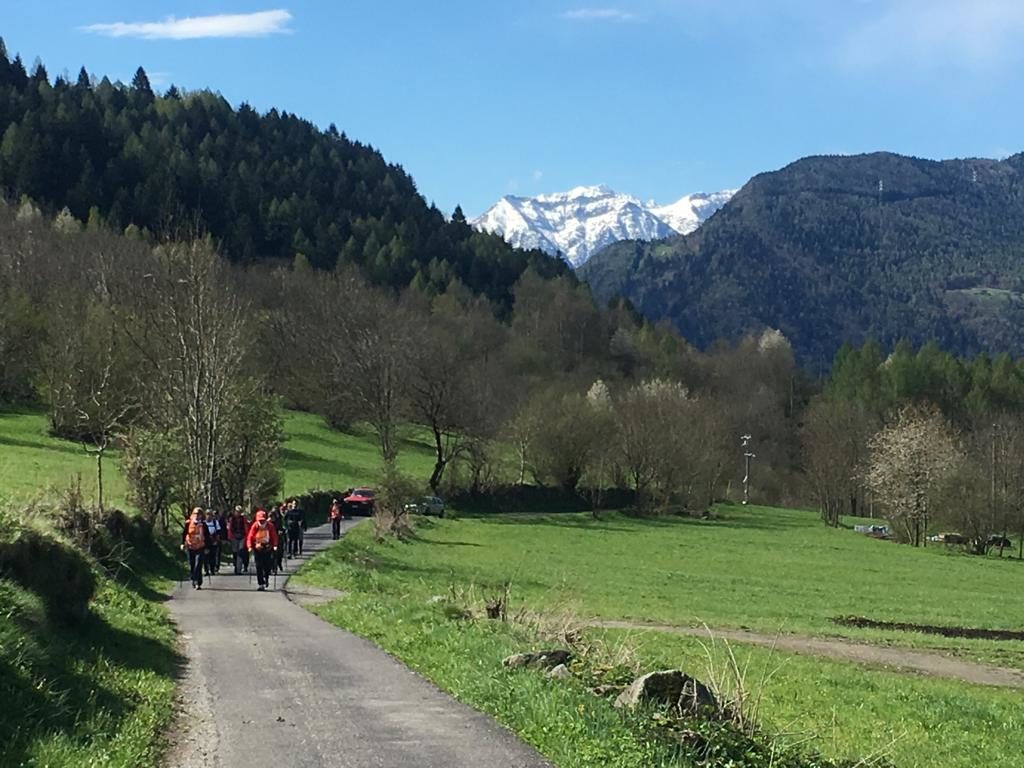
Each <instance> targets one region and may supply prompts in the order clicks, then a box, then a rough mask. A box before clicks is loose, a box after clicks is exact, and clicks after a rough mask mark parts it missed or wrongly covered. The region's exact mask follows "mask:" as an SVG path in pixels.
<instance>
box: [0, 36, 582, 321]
mask: <svg viewBox="0 0 1024 768" xmlns="http://www.w3.org/2000/svg"><path fill="white" fill-rule="evenodd" d="M0 137H2V138H0V192H2V193H3V194H4V195H5V196H6V197H8V198H16V197H19V196H22V195H25V196H27V197H29V198H32V199H33V200H34V201H36V202H37V203H39V204H40V205H42V206H43V207H44V209H47V210H50V211H51V212H57V211H60V210H61V209H63V208H65V207H66V208H67V209H68V210H69V211H70V212H71V214H72V215H73V216H74V217H75V218H77V219H79V220H80V221H83V222H85V221H87V222H89V223H90V224H91V225H92V226H94V227H98V226H101V225H106V226H108V227H110V228H112V229H115V230H124V229H125V228H127V227H129V226H134V227H137V228H138V229H140V230H144V231H146V232H148V233H149V234H150V235H151V236H152V237H154V238H157V239H180V238H182V237H187V236H194V235H196V234H201V235H205V234H210V235H212V236H213V238H214V240H215V241H216V243H217V245H218V247H219V250H220V251H221V252H222V253H223V254H224V255H225V256H226V257H227V258H228V259H229V260H230V261H232V262H234V263H239V264H251V263H255V262H261V261H278V262H291V261H293V260H295V259H296V258H299V259H300V260H305V261H307V262H308V263H309V264H310V265H312V266H314V267H316V268H320V269H333V268H334V267H335V266H336V265H338V264H348V265H356V266H358V267H359V268H361V270H362V271H363V272H364V273H365V274H366V275H367V276H368V277H369V278H370V279H371V280H372V281H373V282H375V283H377V284H379V285H385V286H390V287H394V288H400V287H405V286H408V285H415V287H416V288H418V289H419V290H420V291H421V292H423V293H425V294H427V295H432V294H437V293H442V292H444V291H446V290H447V289H448V288H449V286H452V285H453V284H455V285H458V284H461V285H463V286H465V287H466V288H468V289H469V290H470V291H471V292H472V293H474V294H479V295H483V296H485V297H487V298H488V299H489V300H491V301H492V302H493V303H494V304H496V305H497V306H498V307H499V308H504V309H507V308H508V307H509V306H510V302H511V297H512V294H511V288H512V285H513V284H514V283H515V282H516V280H518V278H519V277H520V275H522V273H523V272H524V271H525V270H526V269H527V268H532V269H533V271H535V272H537V273H539V274H540V275H542V276H544V277H553V276H556V275H561V274H566V273H568V269H567V267H566V266H565V264H564V263H563V262H562V261H561V260H559V259H555V258H552V257H549V256H547V255H546V254H544V253H542V252H540V251H530V252H526V251H520V250H516V249H513V248H511V247H510V246H508V245H507V244H506V243H505V242H504V241H503V240H501V238H499V237H496V236H493V235H487V234H483V233H480V232H475V231H474V230H472V229H471V228H470V227H469V226H468V225H467V224H466V221H465V217H464V216H462V214H461V211H456V213H455V215H454V216H453V217H452V219H451V220H450V221H447V220H446V218H445V216H444V215H443V214H442V213H441V211H439V210H438V209H437V208H436V207H434V206H432V205H428V204H427V202H426V201H425V200H424V198H423V197H422V196H421V195H420V194H419V192H418V191H417V189H416V185H415V183H414V182H413V180H412V178H411V177H410V176H409V175H408V174H407V173H406V172H405V170H403V168H402V167H401V166H400V165H397V164H393V163H388V162H387V161H386V160H385V159H384V157H383V156H382V155H381V153H380V152H379V151H377V150H376V149H374V148H373V147H372V146H369V145H366V144H362V143H360V142H358V141H353V140H351V139H349V138H348V137H347V136H346V135H345V134H344V133H342V132H339V131H338V130H337V129H336V128H335V127H334V126H333V125H331V126H330V127H329V128H328V129H327V130H320V129H318V128H317V127H316V126H314V125H313V124H312V123H310V122H308V121H306V120H303V119H301V118H299V117H297V116H295V115H292V114H289V113H287V112H279V111H278V110H276V109H271V110H270V111H269V112H267V113H266V114H260V113H258V112H257V111H256V110H254V109H253V108H252V107H250V106H248V105H247V104H241V105H240V106H239V107H238V108H237V109H236V108H234V107H232V106H231V105H230V104H229V103H228V102H227V101H226V100H225V99H224V98H223V97H222V96H220V95H219V94H217V93H213V92H210V91H198V92H182V91H179V90H178V89H177V88H175V87H173V86H172V87H171V88H169V89H168V90H167V92H166V93H165V94H163V95H161V94H158V93H156V92H154V90H153V88H152V87H151V85H150V82H149V79H148V77H147V76H146V73H145V72H144V71H143V70H142V69H141V68H140V69H139V70H138V71H137V72H136V74H135V77H134V78H133V79H132V82H131V84H130V85H124V84H122V83H112V82H111V81H110V80H109V79H107V78H106V77H104V78H103V79H101V80H99V81H96V80H95V78H93V77H92V76H90V74H89V73H88V72H87V71H86V70H85V69H84V68H83V69H82V70H81V71H80V72H79V74H78V77H77V78H76V79H75V80H74V82H71V81H70V80H67V79H65V78H63V77H56V78H55V79H51V78H50V76H49V73H48V72H47V71H46V68H45V67H44V66H43V65H42V64H41V63H39V64H37V65H35V67H34V68H33V69H32V71H31V72H28V71H26V68H25V66H24V64H23V62H22V61H21V59H20V57H18V56H14V57H13V58H12V57H10V55H9V54H8V52H7V50H6V48H5V46H4V45H3V42H2V41H0Z"/></svg>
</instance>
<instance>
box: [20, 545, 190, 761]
mask: <svg viewBox="0 0 1024 768" xmlns="http://www.w3.org/2000/svg"><path fill="white" fill-rule="evenodd" d="M51 555H52V558H53V559H54V560H56V558H72V557H77V558H81V562H82V563H83V564H84V565H85V567H86V568H89V569H91V570H92V572H93V575H94V578H95V580H96V591H95V594H94V596H93V598H92V600H91V601H90V602H89V608H88V613H86V614H85V615H84V616H83V617H81V618H80V619H76V620H75V621H73V622H72V621H68V620H66V619H65V618H62V617H60V616H58V615H55V614H54V608H53V600H54V598H55V596H54V595H53V594H50V593H49V588H47V587H43V586H40V585H25V584H23V583H20V582H19V581H18V580H17V579H14V578H0V606H3V612H2V613H0V700H2V701H3V703H4V715H3V716H2V717H0V743H3V745H4V749H3V759H2V760H0V764H2V765H4V766H46V767H47V768H65V767H67V768H72V767H74V768H79V767H80V766H104V767H105V768H106V767H108V766H109V767H110V768H114V767H121V766H123V767H124V768H136V767H138V766H153V765H157V764H158V762H159V760H160V756H161V754H162V752H163V748H164V735H165V733H166V731H167V728H168V726H169V725H170V723H171V721H172V719H173V717H174V714H175V700H174V695H175V679H176V674H177V670H178V669H179V667H180V664H181V659H180V657H179V655H178V652H177V645H176V637H175V630H174V627H173V625H172V624H171V621H170V618H169V616H168V613H167V611H166V610H165V608H164V606H163V605H162V604H161V602H162V600H164V599H165V597H164V595H165V594H166V592H167V587H168V585H169V583H170V581H169V579H168V577H169V576H170V575H171V574H172V573H173V567H174V564H173V561H172V560H171V556H170V554H169V553H168V552H167V551H166V550H165V549H163V548H162V547H160V546H159V545H157V544H155V543H151V545H150V546H149V547H147V548H146V550H145V551H136V552H135V553H134V555H133V556H132V558H131V564H133V565H134V566H135V567H136V569H137V570H136V572H135V573H134V574H128V573H124V572H122V573H121V574H120V575H119V577H118V578H116V579H115V578H110V577H109V576H108V575H106V573H105V572H103V570H102V569H100V568H99V567H98V566H97V564H96V563H95V562H94V561H89V560H87V559H86V558H84V557H82V556H81V555H80V554H77V553H74V552H73V551H71V550H69V549H68V550H63V549H62V550H54V551H53V552H51ZM143 563H144V564H145V566H144V567H145V570H142V568H141V567H140V565H141V564H143ZM42 567H52V568H60V567H65V566H62V565H59V564H58V563H56V562H49V563H43V564H42ZM56 599H60V595H56Z"/></svg>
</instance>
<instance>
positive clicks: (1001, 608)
mask: <svg viewBox="0 0 1024 768" xmlns="http://www.w3.org/2000/svg"><path fill="white" fill-rule="evenodd" d="M721 514H722V519H719V520H712V521H697V520H682V519H666V520H639V519H634V518H630V517H626V516H624V515H620V514H608V515H607V516H606V517H605V519H602V520H598V521H595V520H592V519H591V518H590V517H589V516H588V515H577V514H564V515H535V516H531V515H516V516H501V517H492V518H484V517H481V518H462V519H456V520H441V521H434V520H430V521H426V522H425V523H424V524H423V525H421V526H420V528H419V529H418V532H417V536H416V538H415V539H414V540H413V541H411V542H407V543H394V542H392V543H383V544H382V543H377V542H374V541H372V538H371V536H370V531H369V530H368V529H363V530H357V531H356V532H354V533H353V534H350V537H351V538H350V539H349V540H347V541H345V542H343V543H342V544H341V545H340V546H337V547H335V548H334V549H333V550H332V551H330V552H329V553H327V554H326V555H324V556H321V558H319V559H318V560H316V561H314V562H313V563H312V564H311V565H310V566H309V567H308V568H307V569H306V570H304V571H303V573H302V574H301V578H305V579H309V580H310V581H312V582H315V583H318V584H321V585H324V586H335V587H339V588H342V589H346V590H349V592H350V594H349V596H348V597H346V598H343V599H342V600H339V601H337V602H335V603H333V604H331V605H330V606H328V607H327V608H325V609H323V611H322V612H323V615H324V616H325V617H326V618H328V619H329V620H332V621H335V622H336V623H338V624H340V625H342V626H346V627H349V628H351V629H353V630H355V631H357V632H360V633H362V634H365V635H367V636H368V637H371V638H372V639H374V640H375V641H377V642H380V643H381V644H382V645H384V647H385V648H387V649H388V650H390V651H391V652H393V653H396V654H397V655H398V656H399V657H401V658H403V659H404V660H406V661H407V662H408V663H410V664H412V665H413V666H415V667H417V668H418V669H421V671H423V672H424V673H425V674H427V675H428V676H430V677H432V678H433V679H435V681H436V682H438V684H440V685H441V686H442V687H444V688H447V689H448V690H451V691H453V692H455V693H456V694H459V695H462V696H463V697H464V698H465V699H466V700H467V701H468V702H469V703H471V704H473V705H474V706H478V707H482V708H484V709H487V710H488V711H492V712H493V713H494V714H496V715H497V716H499V717H500V718H502V719H503V720H504V721H505V722H507V723H508V724H509V725H510V726H512V727H514V728H516V729H517V730H520V731H524V732H532V730H531V729H533V728H535V727H536V722H535V721H534V720H532V719H531V718H530V717H529V716H528V715H527V714H524V712H529V711H532V710H533V709H539V710H545V709H547V708H549V707H550V705H549V704H545V703H544V702H545V699H544V698H543V697H538V698H536V701H535V702H533V703H531V702H530V701H529V700H528V699H527V700H526V701H524V700H510V699H509V697H508V696H507V695H506V696H499V695H498V693H497V691H500V690H505V689H507V688H508V684H507V683H502V677H501V675H502V673H501V671H500V670H497V669H496V667H495V665H496V664H497V662H498V660H499V658H498V656H497V654H498V653H499V651H500V652H504V651H506V650H508V649H510V648H512V649H517V650H522V646H521V645H519V646H518V647H517V646H516V642H515V638H510V637H507V636H503V638H502V641H501V642H498V641H495V640H494V639H493V637H490V636H489V635H488V631H487V630H486V629H480V628H479V627H476V626H475V625H474V628H473V629H470V628H469V627H470V625H466V624H458V623H453V622H451V621H447V620H446V619H445V618H444V616H443V614H442V612H441V611H440V609H437V608H433V609H432V608H430V607H428V603H429V601H430V599H431V597H432V596H434V595H446V594H450V592H451V591H452V590H453V589H454V590H466V589H475V590H476V591H477V592H478V593H480V594H487V593H497V592H498V591H499V585H500V584H502V583H503V582H505V581H511V582H512V585H513V586H512V596H513V606H512V609H513V610H516V609H518V608H520V607H523V606H525V607H528V608H530V609H541V610H546V611H550V612H559V613H561V612H568V613H570V614H575V615H577V616H578V617H579V618H580V619H582V618H587V617H601V618H606V619H628V620H635V621H638V622H659V623H665V624H681V625H687V626H690V625H694V624H699V623H701V622H705V623H707V624H708V625H709V626H712V627H750V628H754V629H758V630H763V631H766V632H773V633H774V632H777V631H780V630H781V631H784V632H793V633H812V634H829V635H845V636H852V637H855V638H856V639H858V640H860V641H873V642H881V643H889V644H903V645H910V646H926V647H937V648H942V647H946V648H956V649H957V650H958V651H960V652H962V653H965V654H966V655H969V656H974V657H977V658H980V659H989V660H993V659H995V660H1001V661H1003V662H1004V663H1007V662H1008V663H1013V664H1015V665H1017V666H1019V667H1021V668H1024V643H1020V642H996V641H979V640H975V641H963V640H947V639H943V638H933V637H930V636H926V635H920V634H916V633H897V632H879V631H867V630H849V629H842V628H840V627H837V626H836V625H834V624H832V623H831V622H830V621H829V618H830V617H832V616H836V615H840V614H852V613H856V614H861V615H866V616H870V617H872V618H881V619H899V620H902V621H915V622H930V623H937V624H964V625H971V626H978V627H993V628H1020V627H1021V626H1022V625H1024V606H1021V605H1020V604H1019V601H1017V600H1016V598H1015V595H1017V594H1019V593H1020V590H1021V587H1022V586H1024V564H1021V563H1018V562H1016V561H1012V562H1011V561H1007V560H1003V561H999V560H997V559H991V558H990V559H984V558H974V557H969V556H964V555H954V554H950V553H946V552H945V551H942V550H938V549H932V550H928V551H924V550H918V551H915V550H912V549H910V548H907V547H901V546H897V545H895V544H892V543H888V542H880V541H875V540H871V539H867V538H865V537H862V536H860V535H857V534H855V533H853V532H852V531H850V530H843V529H840V530H832V529H828V528H825V527H824V526H822V525H821V523H820V521H819V520H818V518H817V516H816V515H814V514H812V513H809V512H803V511H794V510H781V509H771V508H762V507H750V508H742V507H724V508H722V509H721ZM485 623H486V622H485ZM494 631H495V630H494V629H493V628H492V629H491V630H490V634H493V633H494ZM477 633H480V635H479V636H478V635H477ZM601 634H602V635H604V636H605V637H607V638H610V639H611V640H613V641H615V642H620V643H621V642H625V643H627V644H628V645H630V646H633V647H634V648H635V651H636V653H637V655H638V657H639V658H640V659H642V660H643V661H644V666H645V668H647V669H653V668H659V667H664V666H682V667H683V668H686V669H689V670H693V672H694V673H695V674H697V675H698V676H700V675H701V674H703V673H704V671H705V666H706V660H705V653H704V650H703V647H702V643H704V644H706V641H701V640H698V639H695V638H686V637H679V636H674V635H668V634H664V633H659V632H650V631H630V632H621V631H617V632H604V633H601ZM474 638H475V639H474ZM453 643H454V644H462V645H466V647H462V646H461V645H460V647H461V651H460V653H459V654H458V658H457V659H454V660H452V659H447V660H445V659H439V658H437V656H436V653H435V652H434V651H432V650H431V649H432V648H433V647H434V646H435V645H436V644H440V645H441V646H442V647H443V646H445V645H446V644H453ZM740 655H741V658H742V659H744V660H746V659H749V660H750V664H751V670H752V671H751V674H750V679H751V680H757V679H759V677H760V674H761V672H764V671H767V672H770V673H772V676H771V680H770V682H769V683H768V684H767V685H765V686H763V691H761V693H762V696H763V705H762V712H761V716H762V720H763V722H764V723H765V724H766V725H767V726H769V727H770V728H771V729H773V730H774V731H775V732H777V733H780V734H789V736H788V737H787V738H788V739H790V740H791V741H799V740H803V739H808V741H807V744H808V745H809V746H813V747H815V748H817V749H820V750H821V751H822V752H824V753H826V754H829V755H831V756H834V757H851V756H852V757H865V756H870V755H876V754H887V755H890V756H891V757H892V759H893V761H894V763H895V764H896V765H897V766H901V767H902V766H938V765H943V766H965V767H966V766H978V765H1000V766H1011V765H1024V709H1022V708H1021V707H1020V706H1019V702H1020V696H1021V693H1020V691H1014V690H1004V689H998V688H987V687H981V686H974V685H969V684H967V683H962V682H960V681H955V680H944V679H942V680H940V679H931V678H926V677H923V676H914V675H907V674H898V673H893V672H888V671H885V670H879V669H871V668H867V667H864V666H859V665H856V664H853V663H843V662H838V661H828V660H823V659H816V658H810V657H805V656H796V655H792V654H786V653H781V652H778V651H775V652H770V651H769V650H767V649H762V648H747V647H742V648H741V651H740ZM459 659H461V661H459ZM481 674H483V675H486V676H490V678H489V679H491V681H492V683H493V686H494V690H492V691H489V692H488V691H486V690H480V689H481V687H483V683H480V684H479V685H476V684H472V685H471V684H469V683H468V682H467V681H472V680H474V679H475V678H474V676H477V675H481ZM503 686H504V687H503ZM755 687H756V688H757V689H758V690H761V688H762V687H761V686H759V685H756V686H755ZM530 695H531V696H532V695H533V694H530ZM495 697H497V698H495ZM534 705H535V706H534ZM540 719H543V718H540ZM550 741H551V739H548V740H545V739H544V738H543V734H542V735H541V738H540V741H535V743H538V745H539V746H541V747H542V748H547V749H548V750H549V754H551V755H552V756H553V757H556V763H557V764H558V765H563V766H568V765H573V766H575V765H598V764H600V763H599V762H592V763H591V762H586V761H579V760H574V759H570V758H569V757H566V756H564V755H561V753H554V752H551V751H550V750H552V749H556V750H557V745H554V744H552V743H549V742H550ZM559 755H561V756H559ZM630 764H635V765H643V763H642V762H637V763H629V762H624V763H622V765H630Z"/></svg>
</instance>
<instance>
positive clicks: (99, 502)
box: [96, 448, 104, 514]
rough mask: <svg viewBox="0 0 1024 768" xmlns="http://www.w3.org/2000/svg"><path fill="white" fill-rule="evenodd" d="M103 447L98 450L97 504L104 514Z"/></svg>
mask: <svg viewBox="0 0 1024 768" xmlns="http://www.w3.org/2000/svg"><path fill="white" fill-rule="evenodd" d="M103 451H104V449H103V448H100V449H99V450H98V451H96V505H97V506H98V507H99V508H100V514H103Z"/></svg>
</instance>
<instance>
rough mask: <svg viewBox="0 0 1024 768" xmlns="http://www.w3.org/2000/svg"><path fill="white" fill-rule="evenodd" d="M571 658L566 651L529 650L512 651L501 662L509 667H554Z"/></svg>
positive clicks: (566, 662) (567, 661) (565, 662)
mask: <svg viewBox="0 0 1024 768" xmlns="http://www.w3.org/2000/svg"><path fill="white" fill-rule="evenodd" d="M571 659H572V654H571V653H569V652H568V651H530V652H529V653H514V654H512V655H511V656H509V657H507V658H505V659H504V660H503V661H502V662H501V663H502V664H504V665H505V666H506V667H508V668H510V669H554V668H555V667H557V666H558V665H559V664H568V663H569V661H570V660H571Z"/></svg>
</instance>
